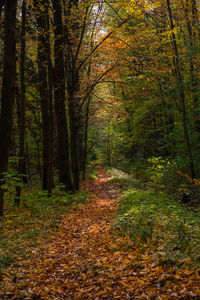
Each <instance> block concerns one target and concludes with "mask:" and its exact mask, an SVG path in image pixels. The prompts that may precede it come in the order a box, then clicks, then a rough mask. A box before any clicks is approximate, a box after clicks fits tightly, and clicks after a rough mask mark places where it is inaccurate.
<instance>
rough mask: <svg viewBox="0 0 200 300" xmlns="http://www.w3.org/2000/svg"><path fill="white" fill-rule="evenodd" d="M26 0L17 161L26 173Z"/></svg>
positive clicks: (23, 10) (23, 12) (24, 0)
mask: <svg viewBox="0 0 200 300" xmlns="http://www.w3.org/2000/svg"><path fill="white" fill-rule="evenodd" d="M25 34H26V0H23V4H22V29H21V62H20V83H21V93H20V103H19V163H18V173H19V174H26V159H25V130H26V129H25V93H26V87H25V53H26V40H25ZM23 182H24V183H27V176H23ZM20 196H21V187H20V186H17V187H16V198H15V204H17V205H19V204H20Z"/></svg>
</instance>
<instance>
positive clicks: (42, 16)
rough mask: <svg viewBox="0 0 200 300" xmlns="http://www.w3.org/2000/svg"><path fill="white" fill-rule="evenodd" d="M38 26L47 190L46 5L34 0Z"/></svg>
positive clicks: (44, 173)
mask: <svg viewBox="0 0 200 300" xmlns="http://www.w3.org/2000/svg"><path fill="white" fill-rule="evenodd" d="M34 5H35V11H36V20H37V26H38V75H39V93H40V104H41V112H42V144H43V149H42V163H43V165H42V188H43V190H49V188H48V183H49V182H50V181H49V170H50V118H49V90H48V38H47V37H46V35H48V32H47V24H46V7H45V6H43V8H42V12H41V5H43V4H41V3H40V2H39V1H38V0H35V1H34Z"/></svg>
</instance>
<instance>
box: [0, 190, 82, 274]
mask: <svg viewBox="0 0 200 300" xmlns="http://www.w3.org/2000/svg"><path fill="white" fill-rule="evenodd" d="M85 202H87V194H86V193H85V192H79V193H76V194H70V193H66V192H64V191H62V187H60V186H58V187H57V188H55V189H54V191H53V193H52V196H51V197H47V193H46V192H44V191H41V190H35V191H31V192H27V193H26V194H24V195H23V199H22V203H21V206H20V208H16V207H9V208H8V209H7V210H6V214H5V217H2V218H0V269H3V268H5V267H7V266H9V265H10V264H11V263H14V264H16V265H17V262H18V261H19V260H21V259H25V258H27V257H28V256H30V255H31V253H32V251H34V249H35V248H37V247H38V246H39V245H40V244H43V243H45V242H46V241H47V240H48V239H49V238H51V237H52V234H54V233H55V234H56V231H57V230H58V225H59V223H60V222H61V221H62V218H63V217H64V216H65V215H66V213H67V212H69V211H70V209H71V208H73V207H75V206H76V205H77V204H79V203H85Z"/></svg>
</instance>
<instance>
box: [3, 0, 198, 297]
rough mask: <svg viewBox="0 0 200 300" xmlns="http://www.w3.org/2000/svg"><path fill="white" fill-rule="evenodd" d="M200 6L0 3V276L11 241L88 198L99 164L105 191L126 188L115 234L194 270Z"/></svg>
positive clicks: (176, 1)
mask: <svg viewBox="0 0 200 300" xmlns="http://www.w3.org/2000/svg"><path fill="white" fill-rule="evenodd" d="M199 5H200V4H199V2H198V1H196V0H155V1H149V0H140V1H137V0H120V1H118V0H116V1H110V0H95V1H93V0H48V1H42V0H18V1H17V0H9V1H6V0H0V86H1V95H0V230H2V232H0V233H1V234H2V236H1V239H0V250H1V249H3V250H2V251H3V255H2V257H0V282H1V268H2V269H3V268H6V267H8V266H9V265H10V264H12V263H13V261H15V260H16V257H17V255H19V256H20V257H23V255H25V254H24V252H23V251H25V250H24V249H26V247H21V246H20V247H18V243H21V245H22V246H23V243H25V242H24V240H25V239H26V241H27V240H28V239H30V240H32V241H33V240H34V238H35V236H37V235H38V236H40V238H41V239H43V238H44V235H45V233H44V232H45V230H47V231H48V230H49V231H50V230H51V228H54V229H55V228H57V224H58V223H59V222H60V220H61V219H62V217H63V214H65V213H66V212H68V211H69V208H70V209H71V206H73V205H77V204H80V203H86V202H87V199H88V198H89V196H87V195H86V193H84V192H83V191H82V190H83V189H82V188H81V189H80V186H81V184H82V183H83V182H85V180H86V183H87V182H88V181H87V180H90V179H97V177H98V172H97V171H99V170H100V171H101V172H103V173H102V174H104V176H105V172H104V171H102V169H101V167H98V166H104V168H105V170H106V171H107V173H109V174H110V176H111V181H110V183H108V185H103V189H105V190H103V191H102V193H103V192H105V193H104V194H103V195H104V197H106V196H105V195H108V199H110V198H109V197H111V196H112V195H111V196H109V184H110V186H111V187H110V190H112V192H111V194H112V193H113V194H115V193H118V192H119V194H120V193H121V191H122V190H126V193H125V194H124V196H123V197H122V198H120V199H121V200H119V210H118V212H117V217H116V220H115V221H114V225H113V228H114V231H115V232H117V234H119V235H121V236H126V238H127V239H128V237H129V238H130V239H131V241H132V240H133V241H135V243H136V244H137V241H140V242H141V241H142V242H144V243H146V244H148V242H149V241H151V246H152V247H154V246H155V245H156V246H155V249H154V250H152V251H157V252H159V251H160V252H159V253H157V254H158V255H157V256H156V257H157V258H156V259H155V260H156V261H157V260H158V261H159V263H160V264H165V265H168V266H169V265H170V266H171V265H172V264H173V263H175V262H174V260H176V258H177V260H178V261H179V266H180V265H181V266H186V263H188V257H189V265H190V266H191V265H192V266H194V265H195V266H196V267H199V261H200V259H199V251H200V238H199V236H200V226H199V214H200V209H199V204H200V202H199V196H200V172H199V170H200V101H199V98H200V90H199V87H200V55H199V54H200V16H199V10H200V7H199ZM116 169H117V170H118V169H119V170H121V171H122V173H123V172H125V175H124V173H123V176H125V177H123V176H122V178H120V176H119V178H117V177H116V176H114V175H113V174H114V173H115V172H118V171H116ZM101 172H100V173H101ZM117 174H119V173H117ZM100 175H101V174H100ZM105 178H106V177H105ZM106 180H107V179H106ZM83 184H84V183H83ZM85 186H86V190H87V191H88V192H89V193H90V192H91V193H93V194H94V195H96V194H95V193H97V191H95V190H94V189H95V181H94V188H93V187H91V182H90V181H89V184H88V186H89V187H88V186H87V184H85ZM116 189H117V192H116ZM106 193H107V194H106ZM111 199H112V197H111ZM92 207H93V206H92ZM83 210H84V208H83ZM86 211H87V208H86ZM27 220H29V221H30V220H31V221H30V222H33V223H30V224H32V225H31V226H32V228H34V227H35V230H36V231H37V232H36V231H34V232H32V231H31V230H32V229H30V228H29V227H27V228H28V229H27V232H26V233H24V232H23V231H20V230H21V229H20V228H21V227H20V226H22V227H23V226H25V223H26V222H27ZM41 220H42V221H41ZM43 221H44V223H42V222H43ZM23 222H24V223H23ZM23 224H24V225H23ZM30 224H26V226H29V225H30ZM35 224H37V225H35ZM155 224H157V225H155ZM18 225H19V228H18V227H17V226H18ZM106 226H107V225H106ZM11 227H12V228H11ZM16 228H18V229H17V230H18V231H19V232H20V234H19V232H18V234H19V235H18V236H17V233H16V232H14V230H15V229H16ZM8 233H9V240H12V238H13V239H14V241H15V242H13V244H12V245H11V244H9V247H7V246H6V242H7V241H6V239H7V234H8ZM19 236H20V238H19ZM161 236H162V242H161ZM17 238H18V241H17ZM172 240H173V241H172ZM174 240H176V242H174ZM129 242H130V240H129ZM27 243H28V242H27ZM167 243H168V244H167ZM25 244H26V243H25ZM129 246H130V244H129ZM130 247H132V246H130ZM156 247H157V250H156ZM27 248H29V246H28V247H27ZM159 249H161V250H159ZM20 251H21V252H20ZM163 253H164V254H163ZM15 254H16V255H15ZM186 273H187V272H186ZM186 273H185V274H186ZM185 276H187V274H186V275H185ZM195 280H196V279H195ZM194 284H195V283H192V285H194ZM157 287H159V286H157ZM127 293H128V292H127ZM198 293H199V294H200V291H199V292H198V291H196V294H197V295H199V294H198ZM172 294H173V293H172ZM196 294H195V295H196ZM1 295H3V294H0V296H1ZM127 295H128V294H127Z"/></svg>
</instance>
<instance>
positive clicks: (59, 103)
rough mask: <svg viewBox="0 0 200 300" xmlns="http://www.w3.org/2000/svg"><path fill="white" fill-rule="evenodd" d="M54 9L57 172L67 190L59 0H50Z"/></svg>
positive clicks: (69, 180) (68, 173)
mask: <svg viewBox="0 0 200 300" xmlns="http://www.w3.org/2000/svg"><path fill="white" fill-rule="evenodd" d="M52 4H53V9H54V26H55V29H54V35H55V47H54V51H55V67H54V74H55V77H54V97H55V113H56V125H57V145H58V159H59V161H58V173H59V182H60V183H62V184H64V185H65V189H66V190H67V191H69V190H73V186H72V178H71V166H70V149H69V135H68V123H67V117H66V109H65V72H64V54H63V49H64V40H63V23H62V9H61V2H60V0H52Z"/></svg>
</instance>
